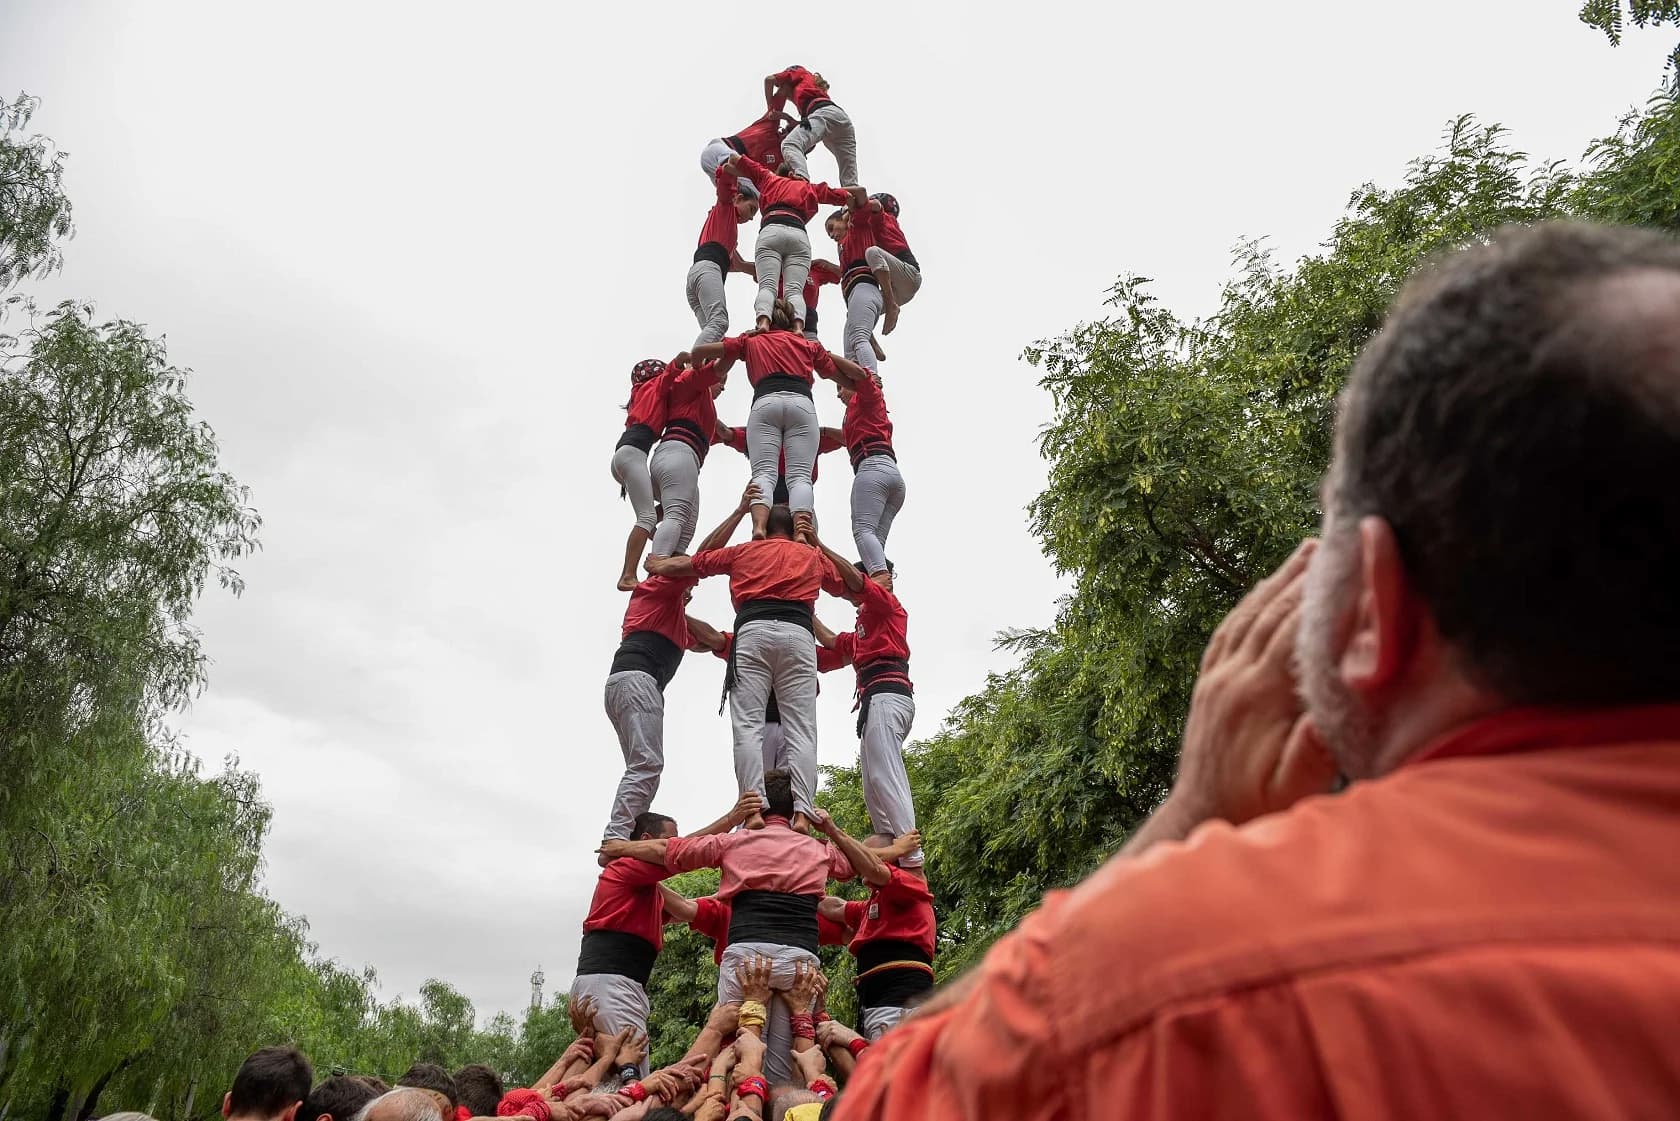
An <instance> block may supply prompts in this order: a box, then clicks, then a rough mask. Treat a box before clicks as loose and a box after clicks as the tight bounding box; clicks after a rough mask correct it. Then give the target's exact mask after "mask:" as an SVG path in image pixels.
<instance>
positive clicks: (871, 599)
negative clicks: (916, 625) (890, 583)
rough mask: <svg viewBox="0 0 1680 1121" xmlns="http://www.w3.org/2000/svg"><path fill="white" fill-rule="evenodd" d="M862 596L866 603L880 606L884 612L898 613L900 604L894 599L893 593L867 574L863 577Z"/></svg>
mask: <svg viewBox="0 0 1680 1121" xmlns="http://www.w3.org/2000/svg"><path fill="white" fill-rule="evenodd" d="M862 596H863V601H864V603H868V604H872V605H874V606H876V607H879V608H880V609H881V611H882V612H883V613H885V614H889V615H890V614H897V609H898V605H897V604H895V603H894V602H893V601H892V593H890V592H888V591H887V589H885V588H883V587H881V585H879V584H877V583H876V582H875V581H873V580H871V579H870V578H869V577H867V576H865V577H864V578H863V592H862ZM860 606H861V605H860Z"/></svg>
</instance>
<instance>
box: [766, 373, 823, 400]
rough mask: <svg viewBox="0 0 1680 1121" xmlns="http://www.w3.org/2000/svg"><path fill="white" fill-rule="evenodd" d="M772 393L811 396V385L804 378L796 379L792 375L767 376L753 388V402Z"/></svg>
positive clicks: (775, 374)
mask: <svg viewBox="0 0 1680 1121" xmlns="http://www.w3.org/2000/svg"><path fill="white" fill-rule="evenodd" d="M770 393H797V394H799V395H800V396H802V397H809V396H811V383H810V382H808V381H806V380H805V379H804V378H796V377H794V376H793V375H792V374H783V373H774V374H765V375H764V376H763V377H762V378H760V379H759V381H758V384H757V385H755V386H753V400H754V401H756V400H758V399H759V398H760V397H763V396H765V395H766V394H770Z"/></svg>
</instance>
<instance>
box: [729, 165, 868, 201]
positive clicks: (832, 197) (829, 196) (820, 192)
mask: <svg viewBox="0 0 1680 1121" xmlns="http://www.w3.org/2000/svg"><path fill="white" fill-rule="evenodd" d="M745 162H746V161H745V160H744V159H743V160H742V163H745ZM753 182H754V183H756V182H758V180H756V179H754V180H753ZM811 190H812V191H813V192H815V193H816V196H817V201H818V202H831V203H833V204H834V205H835V206H845V205H846V204H847V203H848V202H851V201H852V196H851V194H850V193H848V192H846V191H842V190H841V189H840V188H839V187H830V186H829V185H828V184H827V183H812V184H811Z"/></svg>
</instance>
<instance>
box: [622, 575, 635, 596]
mask: <svg viewBox="0 0 1680 1121" xmlns="http://www.w3.org/2000/svg"><path fill="white" fill-rule="evenodd" d="M618 590H619V591H621V592H633V591H635V590H636V578H635V577H634V576H632V575H630V574H629V573H625V574H624V575H623V576H620V577H619V578H618Z"/></svg>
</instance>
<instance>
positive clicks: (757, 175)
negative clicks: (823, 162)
mask: <svg viewBox="0 0 1680 1121" xmlns="http://www.w3.org/2000/svg"><path fill="white" fill-rule="evenodd" d="M735 166H736V167H738V168H740V169H741V173H742V174H743V175H745V176H746V177H747V178H748V179H751V180H752V181H753V186H755V187H757V188H758V189H759V190H763V189H764V181H765V180H766V179H774V178H775V177H776V175H775V172H773V171H771V170H770V169H769V168H767V167H765V166H764V165H763V164H761V163H759V162H758V161H757V160H755V159H753V158H752V157H751V156H737V157H736V159H735ZM824 185H825V186H826V184H824ZM829 189H830V190H832V189H833V188H829ZM841 193H842V194H844V193H845V192H841Z"/></svg>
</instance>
